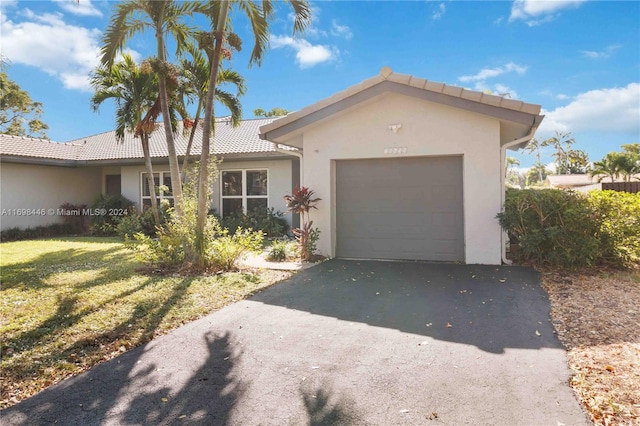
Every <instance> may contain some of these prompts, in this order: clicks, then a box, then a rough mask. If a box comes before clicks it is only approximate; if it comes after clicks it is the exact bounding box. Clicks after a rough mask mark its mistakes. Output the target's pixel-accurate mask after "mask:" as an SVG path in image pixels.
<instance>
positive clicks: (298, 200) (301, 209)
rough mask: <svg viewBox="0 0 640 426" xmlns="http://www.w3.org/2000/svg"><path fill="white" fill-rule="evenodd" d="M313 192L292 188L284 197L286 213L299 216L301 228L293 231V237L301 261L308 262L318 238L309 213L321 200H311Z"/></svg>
mask: <svg viewBox="0 0 640 426" xmlns="http://www.w3.org/2000/svg"><path fill="white" fill-rule="evenodd" d="M313 196H314V192H313V190H310V189H309V188H306V187H304V186H303V187H302V188H294V189H293V192H292V193H291V194H288V195H285V196H284V201H285V202H286V203H287V211H288V212H292V213H295V214H299V215H300V220H301V221H302V227H300V228H296V229H294V230H293V235H294V236H295V237H296V240H298V246H299V249H300V257H301V258H302V260H310V259H311V258H312V257H313V255H314V253H315V251H316V243H317V242H318V239H319V238H320V230H319V229H318V228H313V227H312V226H313V221H312V220H310V218H309V211H310V210H311V209H317V208H318V207H316V206H317V205H318V202H319V201H321V200H322V199H321V198H313Z"/></svg>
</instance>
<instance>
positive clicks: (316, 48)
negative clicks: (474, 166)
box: [0, 0, 640, 167]
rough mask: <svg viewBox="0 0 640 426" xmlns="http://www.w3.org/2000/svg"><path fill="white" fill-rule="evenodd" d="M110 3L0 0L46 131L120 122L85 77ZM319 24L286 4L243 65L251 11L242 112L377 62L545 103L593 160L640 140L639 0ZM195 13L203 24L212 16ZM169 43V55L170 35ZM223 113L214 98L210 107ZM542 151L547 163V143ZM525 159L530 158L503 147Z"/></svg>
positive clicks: (357, 14)
mask: <svg viewBox="0 0 640 426" xmlns="http://www.w3.org/2000/svg"><path fill="white" fill-rule="evenodd" d="M116 5H117V2H115V1H101V0H80V1H79V2H76V1H75V0H52V1H37V0H30V1H19V0H0V52H1V55H2V59H3V60H4V61H6V62H7V63H8V66H7V68H6V70H7V73H8V75H9V78H10V79H12V80H13V81H15V82H17V83H18V84H19V85H20V86H21V87H22V88H23V89H24V90H26V91H28V92H29V94H30V95H31V97H32V99H33V100H36V101H39V102H42V103H43V104H44V115H43V120H44V121H45V122H46V123H47V124H48V125H49V127H50V130H49V131H48V136H49V138H50V139H52V140H54V141H57V142H65V141H69V140H73V139H78V138H82V137H85V136H89V135H93V134H97V133H101V132H106V131H109V130H112V129H113V127H114V108H113V105H111V104H106V103H105V104H104V105H103V106H102V107H101V108H100V110H99V112H98V113H96V112H94V111H93V110H92V109H91V108H90V105H89V104H90V99H91V96H92V93H93V92H92V88H91V86H90V84H89V75H90V73H91V72H92V70H93V69H94V68H95V67H96V66H97V65H98V64H99V57H100V47H101V45H102V37H103V35H104V32H105V30H106V28H107V26H108V24H109V20H110V18H111V15H112V13H113V10H114V7H115V6H116ZM311 6H312V15H313V17H312V19H313V22H312V24H311V26H310V27H309V28H308V29H307V30H306V32H305V33H303V34H297V35H296V34H293V33H292V28H293V22H292V19H291V9H290V8H289V7H288V6H287V5H286V4H285V3H278V5H277V17H276V19H275V20H274V21H273V22H272V24H271V39H270V50H269V51H268V52H267V54H266V56H265V58H264V60H263V62H262V64H261V66H260V67H257V66H255V65H253V66H251V67H250V66H249V64H248V61H249V53H250V51H251V48H252V36H251V32H250V28H249V26H248V23H247V21H246V20H245V19H244V18H243V17H242V16H241V15H236V14H234V15H232V18H233V29H234V31H235V32H236V33H238V35H239V36H240V37H241V38H242V40H243V43H244V44H243V47H244V48H243V50H242V51H241V52H238V53H235V54H234V55H233V57H232V58H231V60H230V61H229V62H226V63H225V66H226V67H231V68H233V69H235V70H236V71H238V72H239V73H240V74H242V75H243V76H244V77H245V79H246V85H247V88H248V90H247V93H246V94H245V95H244V96H243V97H242V98H241V103H242V106H243V112H244V114H243V116H244V118H253V110H254V109H256V108H262V109H265V110H269V109H271V108H274V107H280V108H285V109H287V110H290V111H295V110H298V109H301V108H303V107H305V106H307V105H311V104H313V103H315V102H317V101H319V100H321V99H324V98H326V97H329V96H331V95H333V94H334V93H336V92H339V91H341V90H344V89H346V88H347V87H349V86H351V85H354V84H357V83H359V82H361V81H362V80H365V79H367V78H369V77H373V76H375V75H377V74H378V73H379V71H380V69H381V68H382V67H383V66H389V67H391V68H392V69H393V71H394V72H398V73H404V74H411V75H414V76H416V77H420V78H425V79H428V80H432V81H437V82H445V83H447V84H451V85H456V86H461V87H465V88H468V89H473V90H480V91H490V92H491V93H494V94H499V95H504V96H508V97H511V98H512V99H518V100H522V101H525V102H528V103H534V104H540V105H542V113H543V114H544V115H545V116H546V118H545V119H544V121H543V123H542V125H541V126H540V128H539V129H538V132H537V133H536V137H537V138H538V139H541V140H543V139H546V138H548V137H551V136H553V135H554V132H555V131H561V132H571V133H572V136H573V137H574V138H575V140H576V144H575V146H574V147H575V148H577V149H583V150H585V151H586V152H587V153H588V154H589V158H590V160H592V161H597V160H600V159H601V158H602V157H603V156H604V155H605V154H606V153H608V152H611V151H619V150H620V146H621V145H622V144H627V143H634V142H640V2H637V1H586V0H559V1H546V0H515V1H492V2H485V1H315V2H312V3H311ZM188 23H189V24H190V25H193V26H200V27H203V28H206V26H207V21H206V20H204V19H203V18H200V17H194V18H190V19H189V20H188ZM169 45H170V46H171V51H170V53H171V55H173V47H172V46H173V45H172V44H171V43H169ZM127 51H128V52H129V53H130V54H132V55H133V57H134V58H135V59H137V60H143V59H145V58H147V57H150V56H153V55H154V54H155V43H154V41H153V34H152V33H151V32H147V33H145V34H142V35H140V36H136V37H134V38H132V39H131V40H130V41H129V43H128V44H127ZM225 113H226V111H224V110H223V109H222V108H220V107H218V108H217V114H216V115H224V114H225ZM541 154H542V161H543V162H545V163H551V162H552V161H553V159H552V156H551V154H552V150H551V148H546V149H543V151H542V153H541ZM509 155H511V156H513V157H516V158H517V159H519V160H520V162H521V166H522V167H528V166H530V165H531V164H532V163H533V161H534V160H535V158H534V157H533V156H532V155H530V154H525V153H522V152H518V153H514V152H509Z"/></svg>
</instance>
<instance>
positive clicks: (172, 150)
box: [156, 29, 182, 218]
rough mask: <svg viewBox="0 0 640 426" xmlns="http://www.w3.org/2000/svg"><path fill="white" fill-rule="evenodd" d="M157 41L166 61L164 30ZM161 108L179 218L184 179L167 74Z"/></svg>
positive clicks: (162, 79)
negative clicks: (174, 133) (177, 146)
mask: <svg viewBox="0 0 640 426" xmlns="http://www.w3.org/2000/svg"><path fill="white" fill-rule="evenodd" d="M156 43H157V45H158V59H159V60H160V61H161V63H163V64H164V62H165V54H164V40H163V38H162V31H159V30H158V29H156ZM159 86H160V87H159V89H160V90H159V91H160V109H161V110H162V121H163V124H164V133H165V136H166V138H167V153H168V155H169V172H170V173H171V190H172V194H173V206H174V208H175V212H176V215H177V216H178V218H180V217H182V180H181V179H180V164H179V162H178V155H177V154H176V145H175V141H174V139H173V129H172V128H171V114H170V113H169V98H168V95H167V81H166V75H161V76H160V78H159Z"/></svg>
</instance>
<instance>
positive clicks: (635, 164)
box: [622, 143, 640, 182]
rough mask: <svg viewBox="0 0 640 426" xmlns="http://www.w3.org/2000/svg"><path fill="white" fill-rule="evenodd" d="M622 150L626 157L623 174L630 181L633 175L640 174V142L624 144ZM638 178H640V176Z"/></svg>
mask: <svg viewBox="0 0 640 426" xmlns="http://www.w3.org/2000/svg"><path fill="white" fill-rule="evenodd" d="M622 150H623V152H622V155H624V156H625V157H626V161H625V164H624V165H623V170H622V174H623V175H624V177H625V180H626V181H627V182H629V181H630V180H631V178H632V177H634V176H635V175H637V174H640V143H632V144H625V145H622ZM636 179H638V180H640V178H636Z"/></svg>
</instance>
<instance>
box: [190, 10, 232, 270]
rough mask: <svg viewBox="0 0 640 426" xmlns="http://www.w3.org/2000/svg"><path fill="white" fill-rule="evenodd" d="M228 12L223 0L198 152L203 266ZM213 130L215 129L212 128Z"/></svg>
mask: <svg viewBox="0 0 640 426" xmlns="http://www.w3.org/2000/svg"><path fill="white" fill-rule="evenodd" d="M228 14H229V2H227V1H224V2H222V4H221V5H220V15H218V23H217V25H216V28H215V37H214V43H215V44H214V48H213V56H212V57H211V74H210V75H209V90H208V91H207V103H206V105H205V110H204V123H203V124H202V153H201V154H200V176H199V180H198V220H197V222H196V251H197V256H198V264H199V265H200V266H201V267H202V266H204V228H205V225H206V222H207V212H208V210H209V191H208V188H207V185H208V184H209V150H210V145H211V144H210V140H211V136H212V133H213V132H212V129H211V122H212V121H213V100H214V97H215V93H216V82H217V81H218V68H219V66H220V57H221V52H222V42H223V39H224V32H225V26H226V23H227V16H228ZM213 131H214V132H215V129H213Z"/></svg>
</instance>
